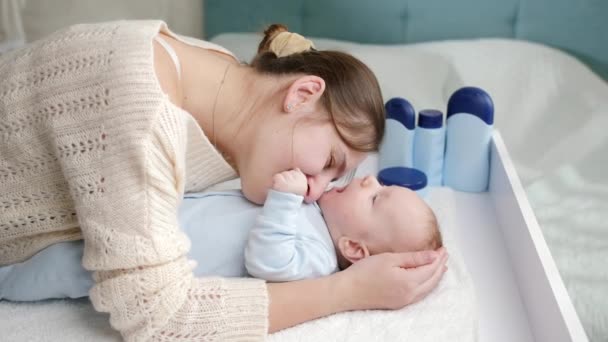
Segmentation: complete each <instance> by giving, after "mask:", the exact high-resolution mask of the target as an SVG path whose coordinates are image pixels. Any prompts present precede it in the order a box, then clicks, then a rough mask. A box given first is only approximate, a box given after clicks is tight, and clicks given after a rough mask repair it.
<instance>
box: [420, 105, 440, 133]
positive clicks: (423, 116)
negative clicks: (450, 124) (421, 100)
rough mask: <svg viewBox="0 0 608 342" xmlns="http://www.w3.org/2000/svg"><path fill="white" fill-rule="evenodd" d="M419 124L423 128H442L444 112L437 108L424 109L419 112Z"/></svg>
mask: <svg viewBox="0 0 608 342" xmlns="http://www.w3.org/2000/svg"><path fill="white" fill-rule="evenodd" d="M418 126H419V127H422V128H441V126H443V113H442V112H441V111H439V110H436V109H423V110H421V111H420V112H419V113H418Z"/></svg>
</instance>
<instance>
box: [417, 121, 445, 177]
mask: <svg viewBox="0 0 608 342" xmlns="http://www.w3.org/2000/svg"><path fill="white" fill-rule="evenodd" d="M444 150H445V127H444V126H443V113H442V112H440V111H438V110H434V109H425V110H421V111H420V112H419V113H418V126H417V127H416V134H415V135H414V168H416V169H418V170H420V171H422V172H424V173H425V174H426V178H427V181H428V186H441V185H443V156H444Z"/></svg>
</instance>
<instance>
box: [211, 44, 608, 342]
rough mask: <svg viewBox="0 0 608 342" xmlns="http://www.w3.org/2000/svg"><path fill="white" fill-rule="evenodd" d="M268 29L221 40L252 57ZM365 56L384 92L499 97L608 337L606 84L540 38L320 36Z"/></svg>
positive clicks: (566, 267)
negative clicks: (481, 92) (385, 42)
mask: <svg viewBox="0 0 608 342" xmlns="http://www.w3.org/2000/svg"><path fill="white" fill-rule="evenodd" d="M259 40H260V37H259V36H256V35H255V34H223V35H220V36H218V37H217V38H216V39H214V42H216V43H218V44H220V45H223V46H225V47H226V48H228V49H229V50H231V51H233V52H234V53H235V54H236V55H237V56H239V57H240V58H242V59H243V60H245V61H249V60H251V57H252V56H253V54H254V53H255V51H256V48H257V43H258V42H259ZM313 41H314V43H315V46H316V47H317V48H318V49H337V50H343V51H346V52H350V53H352V54H353V55H355V56H357V57H359V58H361V59H362V60H363V61H364V62H366V64H368V65H369V66H370V68H371V69H372V70H373V71H374V72H375V73H376V75H377V77H378V80H379V82H380V85H381V88H382V91H383V95H384V97H385V100H388V99H389V98H391V97H394V96H400V97H405V98H407V99H408V100H410V101H411V102H412V103H413V105H414V106H415V108H416V109H417V110H420V109H425V108H436V109H442V110H443V111H445V106H446V104H447V100H448V99H449V96H450V95H451V94H452V93H453V92H454V91H455V90H456V89H458V88H460V87H462V86H469V85H472V86H478V87H481V88H483V89H485V90H486V91H487V92H488V93H489V94H490V95H491V96H492V98H493V100H494V104H495V108H496V113H495V126H496V127H497V128H498V129H499V130H500V132H501V135H502V136H503V138H504V140H505V143H506V145H507V148H508V150H509V153H510V155H511V158H512V159H513V162H514V163H515V166H516V169H517V172H518V175H519V177H520V179H521V180H522V183H523V185H524V188H525V190H526V193H527V196H528V198H529V200H530V203H531V205H532V207H533V209H534V213H535V215H536V217H537V219H538V222H539V224H540V226H541V229H542V230H543V234H544V236H545V239H546V241H547V245H548V246H549V249H550V251H551V253H552V256H553V258H554V259H555V262H556V264H557V267H558V269H559V271H560V274H561V276H562V278H563V280H564V284H565V285H566V288H567V289H568V293H569V295H570V297H571V299H572V301H573V304H574V306H575V308H576V310H577V313H578V315H579V317H580V319H581V321H582V323H583V326H584V328H585V331H586V333H587V335H588V337H589V339H590V340H591V341H606V340H607V339H608V268H607V267H605V260H608V223H607V222H608V133H607V132H606V128H607V127H608V83H607V82H606V81H605V80H602V79H601V78H600V77H599V76H597V75H596V74H594V73H593V72H592V71H591V70H589V68H587V67H586V66H585V65H583V64H582V63H581V62H579V61H578V60H577V59H575V58H574V57H571V56H570V55H568V54H566V53H564V52H562V51H560V50H556V49H553V48H550V47H547V46H544V45H541V44H536V43H531V42H525V41H515V40H509V39H478V40H465V41H446V42H432V43H419V44H411V45H394V46H380V45H364V44H356V43H349V42H343V41H335V40H328V39H313Z"/></svg>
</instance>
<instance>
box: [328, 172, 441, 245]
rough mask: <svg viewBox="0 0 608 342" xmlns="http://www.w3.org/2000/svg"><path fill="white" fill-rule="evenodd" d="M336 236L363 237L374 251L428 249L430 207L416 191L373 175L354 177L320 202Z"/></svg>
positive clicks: (334, 237) (332, 232) (357, 238)
mask: <svg viewBox="0 0 608 342" xmlns="http://www.w3.org/2000/svg"><path fill="white" fill-rule="evenodd" d="M318 203H319V206H320V207H321V209H322V210H323V216H324V218H325V221H326V223H327V226H328V228H329V231H330V233H331V235H332V239H334V243H335V242H336V240H337V239H339V238H340V237H341V236H348V237H349V238H352V239H356V240H361V241H364V242H365V243H366V245H367V246H368V249H369V252H370V254H378V253H384V252H406V251H415V250H422V249H426V246H427V244H428V241H429V239H430V236H431V232H430V231H429V228H428V227H429V224H428V219H429V218H428V216H429V211H430V208H429V207H428V206H427V205H426V203H425V202H424V201H423V200H422V199H420V197H418V195H416V193H415V192H413V191H412V190H409V189H407V188H404V187H399V186H382V185H380V183H378V180H377V179H376V178H375V177H373V176H367V177H365V178H356V179H354V180H353V181H352V182H351V183H350V184H349V185H348V186H347V187H346V188H344V189H333V190H332V191H330V192H327V193H325V194H324V195H323V196H322V197H321V199H319V201H318Z"/></svg>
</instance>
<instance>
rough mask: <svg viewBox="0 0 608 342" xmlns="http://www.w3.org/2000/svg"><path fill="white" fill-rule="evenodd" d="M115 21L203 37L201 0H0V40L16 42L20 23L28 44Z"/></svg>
mask: <svg viewBox="0 0 608 342" xmlns="http://www.w3.org/2000/svg"><path fill="white" fill-rule="evenodd" d="M15 9H17V10H15ZM19 14H20V16H21V18H16V17H15V16H18V15H19ZM117 19H162V20H164V21H166V22H167V24H168V25H169V28H170V29H171V30H173V31H174V32H177V33H180V34H183V35H187V36H192V37H197V38H202V37H203V1H202V0H177V1H172V0H128V1H125V0H104V1H100V0H0V21H1V22H0V30H1V31H0V41H1V40H4V41H7V40H8V39H9V38H11V37H12V38H13V39H12V40H15V37H16V35H19V32H20V30H21V28H19V27H18V26H19V22H21V23H22V31H23V34H24V35H25V40H26V41H28V42H30V41H33V40H36V39H39V38H41V37H43V36H45V35H47V34H49V33H51V32H53V31H55V30H57V29H60V28H62V27H65V26H69V25H71V24H76V23H83V22H97V21H107V20H117Z"/></svg>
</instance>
